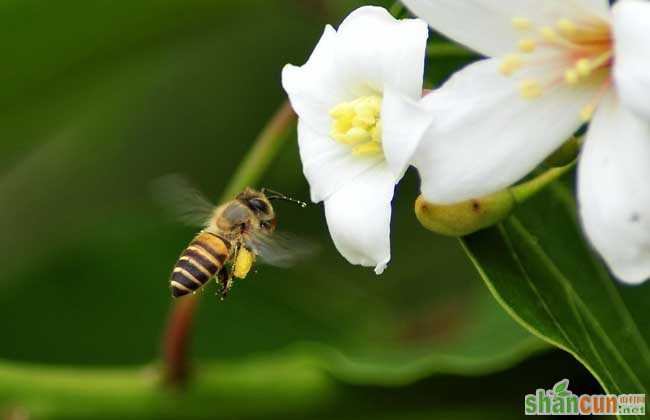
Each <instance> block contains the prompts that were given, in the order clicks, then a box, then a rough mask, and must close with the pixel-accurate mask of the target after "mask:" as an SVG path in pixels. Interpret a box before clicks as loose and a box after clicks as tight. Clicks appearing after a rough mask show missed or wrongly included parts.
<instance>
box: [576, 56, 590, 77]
mask: <svg viewBox="0 0 650 420" xmlns="http://www.w3.org/2000/svg"><path fill="white" fill-rule="evenodd" d="M591 69H592V67H591V61H589V59H587V58H582V59H580V60H578V62H577V63H576V70H577V72H578V74H579V75H580V76H581V77H587V76H589V75H590V74H591Z"/></svg>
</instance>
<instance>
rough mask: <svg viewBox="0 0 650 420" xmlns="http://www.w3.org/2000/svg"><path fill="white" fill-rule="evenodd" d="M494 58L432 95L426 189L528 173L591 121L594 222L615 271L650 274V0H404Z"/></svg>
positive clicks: (466, 190) (421, 162)
mask: <svg viewBox="0 0 650 420" xmlns="http://www.w3.org/2000/svg"><path fill="white" fill-rule="evenodd" d="M404 3H405V4H406V5H407V6H408V7H409V8H410V9H411V10H412V11H413V12H415V13H416V14H417V15H418V16H420V17H422V18H424V19H425V20H427V22H428V23H429V24H430V25H431V27H432V28H433V29H435V30H437V31H439V32H441V33H442V34H444V35H446V36H448V37H450V38H451V39H453V40H456V41H458V42H459V43H461V44H464V45H466V46H467V47H469V48H471V49H474V50H475V51H477V52H479V53H481V54H484V55H487V56H489V57H492V58H489V59H486V60H483V61H479V62H477V63H474V64H472V65H470V66H468V67H466V68H465V69H463V70H461V71H460V72H458V73H456V74H455V75H454V76H453V77H452V78H451V79H450V80H449V81H448V82H447V83H445V84H444V85H443V86H442V87H441V88H440V89H439V90H438V91H436V92H433V93H432V94H430V95H428V96H427V97H425V98H424V99H423V100H422V102H421V103H420V104H418V105H419V106H420V107H421V108H423V109H427V110H428V111H429V112H431V113H432V114H435V115H436V118H437V121H436V123H435V124H433V125H432V126H431V127H430V129H429V130H428V132H427V134H425V136H424V139H423V141H422V143H421V144H420V146H419V147H418V149H417V153H415V155H414V158H413V160H412V163H413V164H414V165H415V166H416V167H417V168H418V170H419V172H420V175H421V177H422V193H423V196H424V198H425V199H426V200H428V201H431V202H435V203H453V202H458V201H462V200H466V199H470V198H474V197H479V196H483V195H487V194H489V193H493V192H495V191H497V190H500V189H502V188H505V187H508V186H509V185H511V184H513V183H514V182H516V181H517V180H519V179H520V178H522V177H523V176H525V175H526V174H528V173H529V172H530V171H531V170H532V169H533V168H534V167H535V166H536V165H538V164H539V163H540V162H541V161H542V160H543V159H545V157H547V156H548V155H549V154H550V153H552V152H553V151H554V150H555V149H556V148H558V147H559V146H560V145H561V144H562V143H563V142H564V141H565V140H566V139H567V138H568V137H569V136H571V135H572V134H573V133H574V132H575V131H576V130H577V129H578V128H579V127H580V126H582V125H583V124H584V123H586V122H591V124H590V127H589V129H588V132H587V135H586V141H585V145H584V149H583V151H582V154H581V157H580V162H579V171H578V199H579V204H580V214H581V217H582V222H583V225H584V228H585V231H586V233H587V236H588V237H589V239H590V240H591V242H592V244H593V245H594V247H595V248H596V249H597V250H598V251H599V252H600V254H601V255H602V256H603V258H604V259H605V261H606V262H607V263H608V265H609V266H610V268H611V270H612V271H613V273H614V274H615V275H616V276H617V277H618V278H619V279H621V280H623V281H626V282H629V283H640V282H642V281H644V280H646V279H648V277H650V2H648V1H643V0H620V1H618V2H617V3H615V4H614V6H612V7H610V4H609V2H608V1H607V0H544V1H540V0H404Z"/></svg>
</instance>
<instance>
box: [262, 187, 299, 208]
mask: <svg viewBox="0 0 650 420" xmlns="http://www.w3.org/2000/svg"><path fill="white" fill-rule="evenodd" d="M262 194H264V195H265V196H266V198H268V199H269V200H284V201H290V202H292V203H296V204H298V205H299V206H300V207H302V208H305V207H307V203H305V202H304V201H300V200H296V199H295V198H291V197H287V196H286V195H284V194H281V193H279V192H277V191H273V190H270V189H268V188H262Z"/></svg>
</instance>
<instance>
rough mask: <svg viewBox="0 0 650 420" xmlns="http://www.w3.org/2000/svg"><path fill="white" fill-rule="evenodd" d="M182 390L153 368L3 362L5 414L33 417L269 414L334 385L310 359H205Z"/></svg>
mask: <svg viewBox="0 0 650 420" xmlns="http://www.w3.org/2000/svg"><path fill="white" fill-rule="evenodd" d="M186 391H187V392H184V393H182V394H178V393H173V392H170V391H168V390H165V389H162V388H161V387H160V384H159V380H158V370H157V369H156V366H149V367H144V368H142V367H137V368H89V367H86V368H72V367H71V368H63V367H49V366H39V365H31V364H29V365H28V364H20V363H18V364H17V363H11V364H10V363H8V362H3V361H0V416H2V418H5V417H4V415H5V414H7V413H9V414H7V418H14V417H15V418H29V419H32V420H33V419H87V418H93V419H115V418H156V419H160V418H167V419H179V418H188V419H192V418H215V416H216V417H219V418H234V417H237V418H239V417H252V416H254V417H259V418H267V416H268V417H272V416H273V415H275V416H279V417H282V416H283V415H287V416H290V415H291V413H294V415H295V413H300V412H304V411H309V410H310V409H311V410H313V409H318V408H320V407H323V406H327V405H328V404H331V403H332V401H333V398H334V397H335V388H334V384H333V383H332V382H331V381H330V380H329V378H328V377H327V376H326V374H325V373H324V372H322V371H321V370H319V369H318V368H317V367H316V366H315V365H314V364H313V363H312V362H310V361H309V360H305V359H303V360H299V359H298V360H296V359H295V358H293V359H292V358H289V357H277V356H276V357H269V358H265V359H259V360H249V361H247V362H246V363H245V364H243V365H241V364H227V363H219V364H217V363H203V364H202V365H201V370H200V375H198V376H197V378H196V380H195V381H193V382H192V384H191V386H190V387H188V389H187V390H186ZM10 413H15V414H14V417H10V415H11V414H10ZM17 413H23V414H24V415H23V416H22V417H19V416H18V414H17Z"/></svg>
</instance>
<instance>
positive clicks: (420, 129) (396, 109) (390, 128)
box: [381, 88, 434, 179]
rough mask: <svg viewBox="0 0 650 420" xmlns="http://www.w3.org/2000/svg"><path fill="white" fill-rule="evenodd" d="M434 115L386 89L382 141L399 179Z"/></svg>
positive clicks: (382, 119) (394, 173)
mask: <svg viewBox="0 0 650 420" xmlns="http://www.w3.org/2000/svg"><path fill="white" fill-rule="evenodd" d="M433 118H434V116H433V114H432V113H431V112H429V111H428V110H426V109H424V108H423V107H421V106H419V104H418V103H417V102H415V101H413V100H411V99H410V98H407V97H405V96H403V95H401V94H400V93H398V92H397V91H395V90H394V89H392V88H388V89H386V90H385V91H384V100H383V102H382V110H381V122H382V132H383V134H382V144H383V148H384V155H385V156H386V161H387V162H388V165H389V167H390V170H391V171H392V172H393V175H394V176H395V178H396V179H401V178H402V177H403V176H404V172H406V169H408V167H409V165H410V164H411V161H412V160H413V154H414V153H415V151H416V149H417V147H418V145H419V144H420V141H421V140H422V138H423V136H424V133H425V132H426V130H427V129H428V128H429V126H430V125H431V122H432V119H433Z"/></svg>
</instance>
